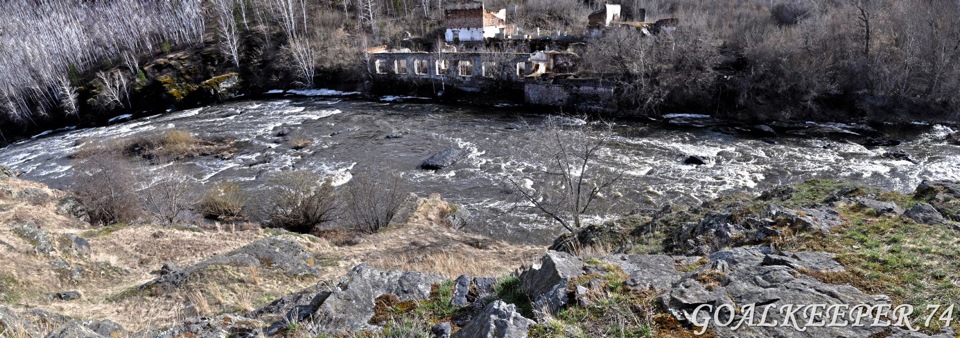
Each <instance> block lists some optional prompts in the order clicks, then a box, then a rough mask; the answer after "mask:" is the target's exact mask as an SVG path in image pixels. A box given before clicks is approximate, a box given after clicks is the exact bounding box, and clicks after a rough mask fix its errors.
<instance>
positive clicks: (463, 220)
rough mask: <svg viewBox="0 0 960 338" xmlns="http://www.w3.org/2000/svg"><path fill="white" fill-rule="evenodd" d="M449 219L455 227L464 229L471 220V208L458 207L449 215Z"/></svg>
mask: <svg viewBox="0 0 960 338" xmlns="http://www.w3.org/2000/svg"><path fill="white" fill-rule="evenodd" d="M447 221H448V222H450V226H452V227H453V228H454V229H463V228H464V227H466V226H467V224H468V222H469V221H470V210H467V208H463V207H458V208H457V210H456V211H454V212H453V213H451V214H450V215H449V216H447Z"/></svg>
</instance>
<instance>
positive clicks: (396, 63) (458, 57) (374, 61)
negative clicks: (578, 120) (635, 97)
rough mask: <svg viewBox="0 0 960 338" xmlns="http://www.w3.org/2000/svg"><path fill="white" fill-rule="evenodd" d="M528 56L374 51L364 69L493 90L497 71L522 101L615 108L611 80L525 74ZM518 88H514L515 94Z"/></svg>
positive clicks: (578, 107)
mask: <svg viewBox="0 0 960 338" xmlns="http://www.w3.org/2000/svg"><path fill="white" fill-rule="evenodd" d="M529 60H530V54H526V53H516V54H503V53H442V54H438V53H426V52H413V53H374V54H370V63H371V65H370V69H371V70H373V72H374V74H373V80H374V81H377V80H378V79H382V80H385V81H387V80H398V79H399V80H404V81H411V82H414V83H416V82H418V81H443V83H444V84H445V85H446V86H453V87H454V88H458V89H461V90H463V91H466V92H479V91H483V90H484V89H490V88H493V85H494V84H495V83H496V82H495V81H494V78H493V76H492V75H494V74H492V73H494V72H501V74H504V75H506V77H505V78H503V77H501V78H500V80H507V81H512V82H513V83H514V84H517V85H520V84H522V87H523V89H522V90H523V98H524V102H526V103H528V104H533V105H543V106H552V107H564V108H570V109H574V110H579V111H590V112H615V111H616V100H615V99H616V97H615V94H614V87H613V85H612V84H610V83H607V82H603V81H599V80H592V79H559V78H558V79H549V78H526V77H525V76H526V75H527V74H528V73H529V72H530V71H531V70H532V69H533V67H532V64H531V63H530V61H529ZM518 64H522V68H523V71H524V74H523V75H522V76H519V75H518V74H516V69H517V68H518V66H517V65H518ZM485 69H486V70H487V71H486V72H485V71H484V70H485ZM398 70H399V71H400V72H399V73H398V72H397V71H398ZM519 91H520V89H519V87H517V89H516V94H517V95H519V94H520V93H519Z"/></svg>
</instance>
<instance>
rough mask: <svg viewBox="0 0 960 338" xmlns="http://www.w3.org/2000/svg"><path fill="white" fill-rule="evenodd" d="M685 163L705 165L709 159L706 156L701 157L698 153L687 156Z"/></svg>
mask: <svg viewBox="0 0 960 338" xmlns="http://www.w3.org/2000/svg"><path fill="white" fill-rule="evenodd" d="M683 164H686V165H704V164H707V160H706V159H705V158H703V157H700V156H697V155H691V156H687V158H685V159H684V160H683Z"/></svg>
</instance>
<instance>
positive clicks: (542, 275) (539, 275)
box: [520, 251, 583, 316]
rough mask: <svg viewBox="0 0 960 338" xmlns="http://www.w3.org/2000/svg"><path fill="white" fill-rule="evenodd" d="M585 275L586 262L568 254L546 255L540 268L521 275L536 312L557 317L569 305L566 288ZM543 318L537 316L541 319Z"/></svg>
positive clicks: (553, 252) (524, 287)
mask: <svg viewBox="0 0 960 338" xmlns="http://www.w3.org/2000/svg"><path fill="white" fill-rule="evenodd" d="M582 274H583V261H581V260H580V258H577V257H576V256H573V255H571V254H568V253H565V252H559V251H547V253H546V255H544V256H543V258H541V259H540V264H539V265H538V266H534V267H532V268H530V269H529V270H526V271H524V272H523V273H522V274H521V275H520V280H521V281H522V283H523V290H524V291H525V293H526V294H527V295H528V296H529V297H530V300H531V301H532V303H533V308H534V309H535V310H536V311H546V312H548V314H556V312H557V311H558V310H560V309H561V308H563V306H565V305H566V304H567V302H568V301H569V299H568V296H567V286H568V284H569V283H570V280H571V279H573V278H574V277H577V276H580V275H582ZM540 315H543V314H538V316H540Z"/></svg>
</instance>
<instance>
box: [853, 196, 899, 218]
mask: <svg viewBox="0 0 960 338" xmlns="http://www.w3.org/2000/svg"><path fill="white" fill-rule="evenodd" d="M856 207H857V209H858V210H860V211H863V212H866V213H868V214H871V215H874V216H880V215H894V216H896V215H900V214H902V213H903V208H901V207H900V206H898V205H897V204H896V203H893V202H881V201H877V200H875V199H871V198H859V199H857V202H856Z"/></svg>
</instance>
